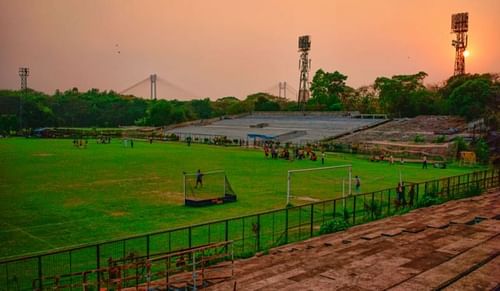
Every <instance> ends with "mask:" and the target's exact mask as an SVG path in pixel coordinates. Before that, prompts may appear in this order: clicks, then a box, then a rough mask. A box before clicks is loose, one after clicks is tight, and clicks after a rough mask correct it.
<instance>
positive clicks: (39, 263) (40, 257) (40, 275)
mask: <svg viewBox="0 0 500 291" xmlns="http://www.w3.org/2000/svg"><path fill="white" fill-rule="evenodd" d="M42 276H43V272H42V256H38V288H40V290H43V289H42V287H43V283H42Z"/></svg>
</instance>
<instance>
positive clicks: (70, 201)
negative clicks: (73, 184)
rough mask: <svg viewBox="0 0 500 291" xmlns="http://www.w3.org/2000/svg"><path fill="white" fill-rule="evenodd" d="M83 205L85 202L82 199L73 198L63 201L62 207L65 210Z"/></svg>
mask: <svg viewBox="0 0 500 291" xmlns="http://www.w3.org/2000/svg"><path fill="white" fill-rule="evenodd" d="M83 204H85V201H84V200H83V199H82V198H79V197H74V198H69V199H66V200H64V202H63V206H64V207H66V208H71V207H78V206H81V205H83Z"/></svg>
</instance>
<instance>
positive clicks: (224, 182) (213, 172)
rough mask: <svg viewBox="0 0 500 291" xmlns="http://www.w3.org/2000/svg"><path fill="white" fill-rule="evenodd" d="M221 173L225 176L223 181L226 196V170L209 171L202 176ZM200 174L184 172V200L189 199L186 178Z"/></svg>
mask: <svg viewBox="0 0 500 291" xmlns="http://www.w3.org/2000/svg"><path fill="white" fill-rule="evenodd" d="M219 173H224V175H222V177H223V178H224V180H223V181H222V182H223V184H222V185H223V187H224V194H226V174H225V173H226V171H224V170H213V171H207V172H201V174H202V175H209V174H219ZM197 174H198V173H186V172H182V179H183V181H182V182H183V183H182V186H183V190H184V200H186V199H187V191H186V177H187V176H196V175H197Z"/></svg>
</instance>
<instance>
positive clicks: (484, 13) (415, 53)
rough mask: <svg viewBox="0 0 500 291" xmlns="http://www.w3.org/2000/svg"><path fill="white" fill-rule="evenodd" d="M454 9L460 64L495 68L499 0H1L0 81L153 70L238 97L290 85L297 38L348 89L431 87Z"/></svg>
mask: <svg viewBox="0 0 500 291" xmlns="http://www.w3.org/2000/svg"><path fill="white" fill-rule="evenodd" d="M465 11H467V12H469V49H468V50H469V51H470V53H471V54H470V56H469V57H468V58H467V59H466V71H467V72H471V73H483V72H500V17H499V16H500V1H499V0H474V1H473V0H440V1H437V0H433V1H430V0H425V1H402V0H379V1H375V0H373V1H369V0H344V1H336V0H331V1H326V0H325V1H296V0H293V1H292V0H289V1H284V0H283V1H275V0H267V1H266V0H253V1H236V0H212V1H201V0H200V1H190V0H175V1H174V0H164V1H160V0H158V1H152V0H130V1H127V0H106V1H104V0H85V1H84V0H81V1H76V0H38V1H37V0H0V39H1V43H0V88H4V89H17V88H19V76H18V73H17V71H18V67H20V66H27V67H29V68H30V70H31V74H30V77H29V79H28V84H29V87H31V88H34V89H36V90H41V91H44V92H47V93H53V91H54V90H55V89H56V88H60V89H62V90H65V89H68V88H71V87H78V88H79V89H80V90H87V89H89V88H93V87H94V88H99V89H103V90H105V89H106V90H108V89H113V90H115V91H121V90H122V89H124V88H126V87H128V86H130V85H132V84H134V83H136V82H137V81H139V80H141V79H144V78H146V77H147V76H148V75H149V74H150V73H157V74H158V75H159V76H161V77H162V78H164V79H167V80H169V81H170V82H172V83H174V84H176V85H179V86H181V87H183V88H186V89H188V90H189V91H191V92H195V93H196V94H197V95H198V96H199V97H211V98H212V99H215V98H218V97H223V96H236V97H239V98H244V97H245V96H246V95H248V94H250V93H255V92H258V91H262V90H265V89H266V88H268V87H271V86H272V85H273V84H277V83H278V82H279V81H287V82H288V83H289V84H291V85H292V86H293V87H295V88H298V79H299V72H298V58H299V54H298V52H297V38H298V36H299V35H302V34H309V35H311V39H312V49H311V54H310V56H311V58H312V70H313V72H314V71H316V70H317V69H319V68H323V69H324V70H328V71H333V70H338V71H340V72H342V73H344V74H346V75H347V76H348V80H347V83H348V85H350V86H354V87H358V86H361V85H367V84H371V83H372V82H373V81H374V80H375V78H376V77H378V76H391V75H395V74H410V73H416V72H418V71H425V72H427V73H428V74H429V77H428V78H427V80H426V81H427V83H435V82H440V81H443V80H445V79H446V78H448V77H449V76H450V75H452V73H453V60H454V48H453V47H452V46H451V40H452V39H453V35H452V34H450V18H451V14H452V13H457V12H465ZM116 45H118V47H117V46H116ZM118 51H120V53H118ZM312 75H313V74H311V78H312ZM148 94H149V93H148V92H147V91H144V95H146V96H148ZM158 94H159V95H160V96H161V95H162V92H160V91H159V92H158Z"/></svg>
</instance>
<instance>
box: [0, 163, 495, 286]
mask: <svg viewBox="0 0 500 291" xmlns="http://www.w3.org/2000/svg"><path fill="white" fill-rule="evenodd" d="M411 185H413V191H411V190H410V188H411ZM498 186H500V172H499V171H497V170H485V171H479V172H474V173H469V174H464V175H459V176H453V177H448V178H442V179H437V180H432V181H426V182H421V183H414V184H413V183H410V182H407V183H406V186H405V189H404V195H403V197H404V198H405V199H404V200H403V199H402V197H401V195H400V194H399V195H398V194H397V193H396V189H392V188H391V189H385V190H380V191H375V192H369V193H363V194H358V195H352V196H347V197H344V198H338V199H333V200H325V201H321V202H315V203H310V204H305V205H300V206H295V207H290V208H284V209H279V210H273V211H268V212H262V213H258V214H253V215H246V216H242V217H237V218H230V219H225V220H220V221H214V222H208V223H203V224H198V225H192V226H188V227H181V228H175V229H169V230H165V231H159V232H154V233H149V234H145V235H138V236H132V237H128V238H124V239H119V240H112V241H107V242H101V243H96V244H88V245H81V246H77V247H72V248H67V249H62V250H56V251H51V252H46V253H42V254H36V255H30V256H23V257H16V258H12V259H5V260H1V261H0V290H31V289H32V282H33V280H37V281H38V282H41V283H40V284H42V282H43V278H47V277H53V276H57V275H62V274H71V273H77V272H85V271H88V270H94V269H99V268H102V267H106V266H107V264H108V262H109V261H110V258H113V259H120V258H121V259H123V258H127V257H147V258H149V257H151V256H156V255H158V254H165V253H169V252H174V251H179V250H183V249H188V248H192V247H197V246H201V245H206V244H209V243H216V242H224V241H233V246H234V254H235V256H236V257H248V256H251V255H253V254H255V253H256V252H258V251H262V250H266V249H269V248H272V247H275V246H278V245H282V244H286V243H290V242H295V241H300V240H304V239H308V238H310V237H313V236H316V235H319V233H320V227H321V225H323V224H325V223H328V222H329V221H332V220H334V219H343V220H346V221H347V222H348V223H349V224H351V225H355V224H361V223H365V222H367V221H371V220H374V219H379V218H382V217H387V216H390V215H393V214H397V213H401V212H404V211H407V210H409V209H412V208H416V207H422V206H427V205H429V204H432V203H439V202H443V201H446V200H451V199H457V198H462V197H466V196H468V195H476V194H479V193H481V192H482V191H484V190H485V189H488V188H492V187H498ZM410 192H412V193H413V194H410ZM40 287H43V286H40Z"/></svg>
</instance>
